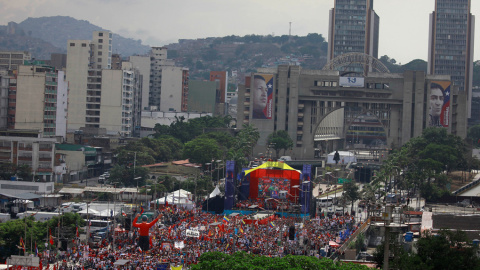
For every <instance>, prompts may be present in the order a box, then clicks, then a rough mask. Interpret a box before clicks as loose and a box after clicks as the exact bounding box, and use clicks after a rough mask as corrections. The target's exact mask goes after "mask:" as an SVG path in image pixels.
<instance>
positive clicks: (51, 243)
mask: <svg viewBox="0 0 480 270" xmlns="http://www.w3.org/2000/svg"><path fill="white" fill-rule="evenodd" d="M50 245H53V236H52V229H50Z"/></svg>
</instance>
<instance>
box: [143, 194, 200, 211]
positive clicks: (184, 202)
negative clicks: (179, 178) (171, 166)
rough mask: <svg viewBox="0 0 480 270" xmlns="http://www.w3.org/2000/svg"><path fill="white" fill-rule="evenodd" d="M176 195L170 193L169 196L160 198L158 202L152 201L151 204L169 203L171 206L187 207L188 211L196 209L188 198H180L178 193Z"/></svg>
mask: <svg viewBox="0 0 480 270" xmlns="http://www.w3.org/2000/svg"><path fill="white" fill-rule="evenodd" d="M173 194H174V193H170V194H169V195H168V196H166V197H163V198H159V199H156V200H153V201H151V202H150V203H151V204H165V203H167V202H168V204H169V205H173V204H175V205H177V206H180V207H185V208H187V209H189V210H190V209H192V208H193V207H194V203H193V202H192V201H191V200H190V199H188V197H181V196H180V197H178V192H177V194H176V195H173Z"/></svg>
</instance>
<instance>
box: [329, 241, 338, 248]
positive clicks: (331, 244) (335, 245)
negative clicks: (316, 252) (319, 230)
mask: <svg viewBox="0 0 480 270" xmlns="http://www.w3.org/2000/svg"><path fill="white" fill-rule="evenodd" d="M328 245H329V246H331V247H335V248H336V247H340V244H338V243H337V242H333V241H330V242H328Z"/></svg>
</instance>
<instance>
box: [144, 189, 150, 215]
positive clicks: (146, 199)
mask: <svg viewBox="0 0 480 270" xmlns="http://www.w3.org/2000/svg"><path fill="white" fill-rule="evenodd" d="M148 187H150V185H147V184H145V207H147V206H148V195H147V190H148ZM148 210H150V208H149V209H148Z"/></svg>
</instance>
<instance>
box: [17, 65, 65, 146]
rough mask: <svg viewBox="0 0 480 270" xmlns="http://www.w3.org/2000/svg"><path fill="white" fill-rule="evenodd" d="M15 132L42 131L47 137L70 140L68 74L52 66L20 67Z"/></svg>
mask: <svg viewBox="0 0 480 270" xmlns="http://www.w3.org/2000/svg"><path fill="white" fill-rule="evenodd" d="M15 99H16V103H15V107H12V108H11V109H14V110H15V117H14V119H15V124H14V128H15V129H35V130H41V131H42V136H43V137H54V136H60V137H63V138H65V137H66V124H67V123H66V118H67V107H68V84H67V83H66V82H65V78H64V72H63V71H58V70H56V69H55V68H53V67H50V66H42V65H28V66H27V65H20V66H19V69H18V75H17V89H16V96H15Z"/></svg>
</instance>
